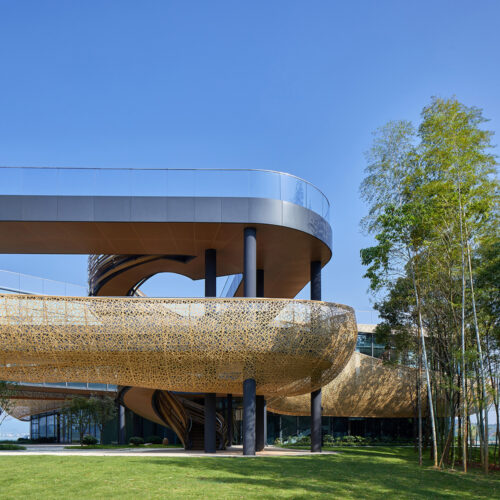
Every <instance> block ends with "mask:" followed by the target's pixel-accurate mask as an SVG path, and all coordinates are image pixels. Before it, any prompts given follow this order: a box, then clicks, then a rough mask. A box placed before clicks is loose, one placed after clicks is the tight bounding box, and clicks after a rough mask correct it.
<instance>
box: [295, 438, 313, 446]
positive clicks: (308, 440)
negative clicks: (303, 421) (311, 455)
mask: <svg viewBox="0 0 500 500" xmlns="http://www.w3.org/2000/svg"><path fill="white" fill-rule="evenodd" d="M295 444H299V445H303V446H308V445H310V444H311V436H302V437H301V438H300V439H299V440H298V441H297V442H296V443H295Z"/></svg>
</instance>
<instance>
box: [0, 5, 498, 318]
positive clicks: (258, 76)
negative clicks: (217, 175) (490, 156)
mask: <svg viewBox="0 0 500 500" xmlns="http://www.w3.org/2000/svg"><path fill="white" fill-rule="evenodd" d="M499 23H500V2H498V1H496V0H476V1H475V2H471V1H466V0H433V1H427V0H421V1H419V2H403V1H400V0H395V1H388V0H377V1H375V0H371V1H370V0H366V1H343V2H340V1H334V0H328V1H318V0H315V1H313V2H310V1H309V2H308V1H305V0H304V1H300V2H298V1H290V0H286V1H277V0H273V1H254V2H241V1H210V2H207V1H198V2H197V1H189V2H182V1H176V2H174V1H166V0H158V1H142V2H137V1H134V2H132V1H125V0H117V1H111V0H108V1H106V2H102V1H91V0H86V1H79V2H77V1H73V2H65V1H62V0H59V1H51V0H45V1H44V2H40V1H26V0H21V1H15V0H9V1H7V0H0V165H12V166H14V165H34V166H85V167H136V168H142V167H153V168H161V167H164V168H190V167H194V168H204V167H205V168H263V169H273V170H280V171H285V172H290V173H292V174H295V175H298V176H300V177H303V178H305V179H307V180H309V181H311V182H312V183H314V184H316V185H317V186H319V187H320V188H321V189H322V190H323V191H324V192H325V194H326V195H327V197H328V198H329V199H330V202H331V205H332V216H331V222H332V225H333V229H334V257H333V259H332V261H331V262H330V264H329V265H328V266H327V268H326V269H325V272H324V279H323V283H324V284H323V297H324V298H325V299H326V300H331V301H335V302H341V303H346V304H350V305H352V306H354V307H355V308H356V309H358V310H368V309H370V308H371V306H370V300H369V297H368V295H367V293H366V290H367V282H366V281H365V280H363V279H362V274H363V269H362V267H361V265H360V260H359V250H360V248H362V247H364V246H367V245H369V244H370V240H369V239H368V238H366V237H364V236H363V235H362V234H361V233H360V230H359V220H360V218H361V217H362V216H363V215H364V213H365V210H366V208H365V207H364V205H363V203H362V202H361V201H360V199H359V193H358V187H359V184H360V182H361V180H362V178H363V169H364V167H365V160H364V155H363V153H364V151H366V150H367V149H368V148H369V146H370V143H371V133H372V131H373V130H374V129H376V128H377V127H379V126H381V125H383V124H384V123H386V122H387V121H389V120H395V119H409V120H414V121H418V119H419V113H420V111H421V109H422V107H423V106H424V105H426V104H427V103H428V102H429V100H430V98H431V96H433V95H437V96H441V97H447V96H452V95H456V96H457V98H458V99H459V100H461V101H462V102H464V103H465V104H467V105H475V106H479V107H481V108H483V109H484V114H485V116H486V117H488V118H490V119H491V121H490V123H489V124H488V125H489V128H490V129H491V130H494V131H495V130H498V129H499V124H500V99H499V97H500V96H499V94H500V64H499V62H500V61H499V58H500V30H499V29H498V26H499ZM0 182H2V180H1V179H0ZM2 268H3V269H9V270H12V271H20V272H25V273H31V274H35V275H38V276H43V277H46V278H52V279H56V280H63V281H70V282H74V283H80V284H85V281H86V257H84V256H9V255H0V269H2ZM145 291H147V292H149V293H151V294H155V295H167V296H168V295H175V294H179V295H201V294H202V284H201V283H191V282H190V281H189V280H187V279H185V278H173V277H169V278H168V279H161V278H157V279H154V280H153V281H152V282H151V283H150V284H149V285H147V287H146V288H145ZM305 294H306V292H304V295H305ZM359 319H360V320H361V321H365V322H367V321H369V320H370V316H369V315H367V314H360V316H359Z"/></svg>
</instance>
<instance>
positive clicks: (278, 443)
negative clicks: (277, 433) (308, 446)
mask: <svg viewBox="0 0 500 500" xmlns="http://www.w3.org/2000/svg"><path fill="white" fill-rule="evenodd" d="M282 444H283V440H282V439H281V438H279V437H277V438H276V439H275V440H274V446H281V445H282Z"/></svg>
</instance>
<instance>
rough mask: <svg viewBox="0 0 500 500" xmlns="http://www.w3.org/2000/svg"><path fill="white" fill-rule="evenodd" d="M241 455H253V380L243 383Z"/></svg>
mask: <svg viewBox="0 0 500 500" xmlns="http://www.w3.org/2000/svg"><path fill="white" fill-rule="evenodd" d="M243 455H255V380H254V379H253V378H249V379H247V380H245V381H244V382H243Z"/></svg>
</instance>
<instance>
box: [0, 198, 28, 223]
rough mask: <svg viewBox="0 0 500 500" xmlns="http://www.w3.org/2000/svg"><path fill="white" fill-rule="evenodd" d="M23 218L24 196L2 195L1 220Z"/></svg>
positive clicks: (0, 205) (0, 202)
mask: <svg viewBox="0 0 500 500" xmlns="http://www.w3.org/2000/svg"><path fill="white" fill-rule="evenodd" d="M22 218H23V200H22V197H20V196H0V220H22Z"/></svg>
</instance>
